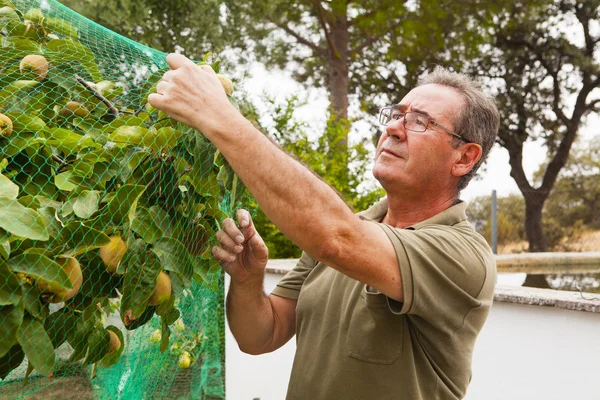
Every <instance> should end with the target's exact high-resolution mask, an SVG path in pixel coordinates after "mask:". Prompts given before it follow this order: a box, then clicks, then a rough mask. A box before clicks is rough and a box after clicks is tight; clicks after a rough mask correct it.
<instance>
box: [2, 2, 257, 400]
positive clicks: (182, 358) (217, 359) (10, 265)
mask: <svg viewBox="0 0 600 400" xmlns="http://www.w3.org/2000/svg"><path fill="white" fill-rule="evenodd" d="M0 43H1V46H0V274H1V277H0V279H1V280H0V378H2V380H3V381H2V382H1V383H0V398H11V399H12V398H29V399H34V398H36V399H37V398H40V399H42V398H43V399H52V398H60V399H87V398H90V399H92V398H93V399H121V398H123V399H162V398H164V399H186V398H195V399H213V398H214V399H218V398H224V384H223V377H224V371H223V368H224V364H223V360H224V358H223V354H224V321H223V318H224V313H223V279H222V272H221V269H220V267H219V265H218V263H217V262H216V260H214V259H212V258H211V254H210V247H211V244H212V243H213V240H214V238H215V233H216V231H217V230H218V229H219V223H220V222H221V221H222V220H223V219H224V218H226V217H227V216H228V215H232V214H233V210H234V209H236V208H239V207H242V206H244V205H245V204H247V197H246V192H245V190H244V187H243V185H242V184H241V183H240V182H239V181H238V180H237V177H236V176H235V175H234V174H233V172H232V170H231V169H230V168H229V166H228V165H227V164H226V162H225V160H224V159H223V157H222V156H221V155H220V153H219V152H218V151H217V150H216V149H215V148H214V147H213V146H212V145H211V144H210V143H209V142H208V141H207V140H206V139H205V138H204V137H203V136H202V135H201V134H200V133H199V132H197V131H194V130H192V129H190V128H188V127H186V126H183V125H181V124H179V123H177V122H176V121H174V120H171V119H170V118H168V117H167V116H166V115H165V114H164V113H162V112H160V111H158V110H156V109H153V108H152V107H150V106H149V105H148V104H147V97H148V94H150V93H152V92H153V91H155V86H156V84H157V82H158V81H159V79H160V77H161V76H162V74H163V73H164V72H165V71H166V69H167V66H166V62H165V54H164V53H162V52H159V51H156V50H153V49H151V48H148V47H145V46H143V45H140V44H139V43H136V42H133V41H131V40H129V39H127V38H124V37H122V36H119V35H117V34H115V33H113V32H111V31H109V30H107V29H105V28H103V27H101V26H99V25H97V24H95V23H93V22H91V21H89V20H87V19H85V18H84V17H82V16H80V15H78V14H76V13H74V12H73V11H71V10H70V9H68V8H66V7H64V6H62V5H61V4H60V3H58V2H56V1H53V0H42V1H38V0H15V1H12V2H11V1H8V0H0ZM210 61H211V59H210V55H207V56H206V57H205V58H204V59H203V60H202V61H200V62H199V63H209V62H210ZM211 65H212V67H213V69H215V70H216V71H217V72H218V69H219V66H218V62H213V63H212V64H211ZM222 78H223V77H222ZM223 83H224V88H225V90H226V91H228V92H229V94H231V93H230V91H231V90H232V87H231V82H230V81H228V80H227V79H226V78H223ZM231 100H232V102H233V99H231Z"/></svg>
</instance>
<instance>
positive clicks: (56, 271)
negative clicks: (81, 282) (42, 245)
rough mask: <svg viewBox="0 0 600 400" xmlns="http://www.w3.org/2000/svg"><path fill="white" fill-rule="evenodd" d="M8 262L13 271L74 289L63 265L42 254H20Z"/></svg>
mask: <svg viewBox="0 0 600 400" xmlns="http://www.w3.org/2000/svg"><path fill="white" fill-rule="evenodd" d="M7 263H8V266H9V267H10V268H11V269H12V270H13V272H22V273H24V274H25V275H28V276H30V277H32V278H33V279H35V280H38V279H41V280H43V281H45V282H48V283H50V284H53V285H59V286H61V287H63V288H64V289H67V290H70V289H73V285H72V284H71V281H70V280H69V277H68V276H67V274H66V273H65V272H64V271H63V269H62V267H61V266H60V265H59V264H58V263H56V262H54V261H52V260H51V259H49V258H48V257H46V256H43V255H41V254H30V253H23V254H19V255H17V256H14V257H13V258H10V259H9V260H8V261H7Z"/></svg>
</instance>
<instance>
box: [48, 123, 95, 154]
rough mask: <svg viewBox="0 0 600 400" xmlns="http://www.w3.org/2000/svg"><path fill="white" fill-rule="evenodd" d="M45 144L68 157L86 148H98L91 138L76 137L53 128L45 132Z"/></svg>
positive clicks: (71, 133)
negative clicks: (46, 135) (46, 137)
mask: <svg viewBox="0 0 600 400" xmlns="http://www.w3.org/2000/svg"><path fill="white" fill-rule="evenodd" d="M47 134H48V139H47V140H46V144H47V145H48V146H52V147H55V148H56V149H57V150H58V151H59V152H61V153H64V154H66V155H70V154H73V153H76V152H78V151H80V150H81V149H85V148H88V147H96V148H100V147H101V146H100V145H99V144H97V143H96V142H95V141H94V140H93V139H92V138H90V137H88V136H82V135H78V134H77V133H75V132H73V131H71V130H68V129H63V128H53V129H49V130H48V131H47Z"/></svg>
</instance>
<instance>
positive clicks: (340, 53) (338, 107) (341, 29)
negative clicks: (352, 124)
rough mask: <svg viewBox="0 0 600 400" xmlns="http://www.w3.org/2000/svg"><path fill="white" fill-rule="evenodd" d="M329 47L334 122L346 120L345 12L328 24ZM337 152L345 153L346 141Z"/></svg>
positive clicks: (346, 32)
mask: <svg viewBox="0 0 600 400" xmlns="http://www.w3.org/2000/svg"><path fill="white" fill-rule="evenodd" d="M330 39H331V42H330V47H329V54H328V55H329V93H330V96H331V97H330V101H331V112H332V114H333V116H334V121H336V122H337V121H338V120H340V119H347V118H348V93H349V90H350V89H349V77H348V62H349V58H348V57H349V48H348V46H349V33H348V19H347V15H346V10H343V12H341V11H340V13H339V14H333V21H332V23H331V24H330ZM339 145H340V148H339V150H340V151H341V150H343V149H345V150H346V151H347V148H348V141H347V140H343V141H342V143H339Z"/></svg>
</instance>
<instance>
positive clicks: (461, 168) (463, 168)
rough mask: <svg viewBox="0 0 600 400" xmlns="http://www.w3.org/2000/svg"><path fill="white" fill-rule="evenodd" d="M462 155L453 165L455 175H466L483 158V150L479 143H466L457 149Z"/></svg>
mask: <svg viewBox="0 0 600 400" xmlns="http://www.w3.org/2000/svg"><path fill="white" fill-rule="evenodd" d="M457 150H458V151H459V152H460V153H459V155H460V157H459V158H458V159H457V160H456V162H455V163H454V165H453V166H452V175H453V176H464V175H466V174H468V173H469V171H471V170H472V169H473V167H474V166H475V164H477V162H478V161H479V160H480V159H481V155H482V154H483V150H482V149H481V146H480V145H478V144H477V143H465V144H463V145H462V146H460V147H459V148H458V149H457Z"/></svg>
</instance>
